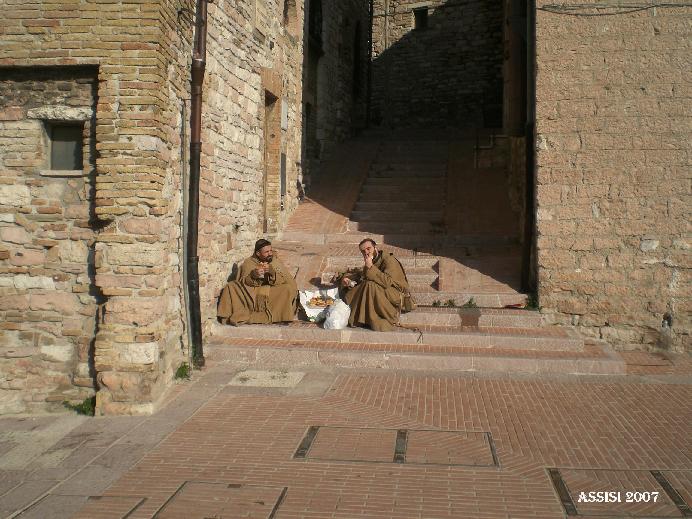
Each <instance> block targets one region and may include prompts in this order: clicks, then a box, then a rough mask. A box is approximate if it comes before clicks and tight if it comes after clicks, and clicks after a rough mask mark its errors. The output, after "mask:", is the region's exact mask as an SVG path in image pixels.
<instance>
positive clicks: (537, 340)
mask: <svg viewBox="0 0 692 519" xmlns="http://www.w3.org/2000/svg"><path fill="white" fill-rule="evenodd" d="M212 335H213V336H217V337H225V338H236V339H259V340H261V339H265V340H286V341H291V340H293V341H302V340H308V341H309V340H316V341H324V342H338V343H342V344H346V343H353V342H359V343H374V342H376V343H378V344H421V345H432V346H459V347H475V348H493V347H497V348H503V349H521V350H541V349H547V350H555V351H582V350H583V347H584V341H583V340H582V338H581V337H579V336H578V335H577V334H576V333H575V332H573V331H571V330H567V337H546V336H532V335H525V334H521V335H512V334H504V333H502V334H498V333H493V331H492V329H486V330H482V331H479V332H457V333H440V332H422V333H416V332H414V331H409V330H407V331H405V332H404V331H392V332H373V331H371V330H366V329H363V328H346V329H344V330H325V329H322V328H317V327H315V328H292V327H287V326H281V325H245V326H238V327H235V326H230V325H222V324H218V323H215V324H214V326H213V328H212Z"/></svg>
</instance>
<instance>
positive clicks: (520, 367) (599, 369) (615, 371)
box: [205, 342, 627, 375]
mask: <svg viewBox="0 0 692 519" xmlns="http://www.w3.org/2000/svg"><path fill="white" fill-rule="evenodd" d="M599 348H600V349H601V351H602V353H604V355H603V356H600V357H572V358H569V357H568V358H546V357H543V358H536V357H522V356H512V355H508V354H507V352H503V353H502V354H501V355H493V354H492V350H488V352H487V353H489V354H481V353H468V352H464V353H459V354H450V353H437V352H430V353H428V352H420V353H412V352H396V351H363V350H357V349H353V350H347V351H343V350H329V351H327V350H318V349H314V348H311V349H308V348H304V347H301V346H292V347H290V348H289V347H286V346H272V345H264V346H262V345H260V346H248V345H233V344H220V343H214V342H210V343H209V344H208V345H207V347H206V349H205V351H206V357H207V359H208V360H211V361H212V362H241V363H246V364H250V365H254V366H262V367H267V368H270V367H271V368H287V367H290V368H291V369H295V368H300V367H317V366H319V367H332V368H346V369H349V368H351V369H368V368H372V369H397V370H402V369H408V370H415V371H430V370H435V371H455V372H459V371H466V372H503V373H525V374H571V375H625V374H626V372H627V367H626V364H625V362H624V360H623V359H621V358H620V357H618V356H617V354H616V353H615V352H614V351H613V350H612V349H610V348H609V347H607V346H601V345H599ZM277 353H280V354H279V355H277ZM483 353H485V352H483Z"/></svg>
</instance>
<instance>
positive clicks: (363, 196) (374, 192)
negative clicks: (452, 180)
mask: <svg viewBox="0 0 692 519" xmlns="http://www.w3.org/2000/svg"><path fill="white" fill-rule="evenodd" d="M443 193H444V190H443V189H442V188H440V189H429V190H423V189H416V190H410V191H409V190H406V191H405V190H402V189H401V188H400V187H391V188H379V187H378V188H374V189H373V186H370V187H365V186H364V187H363V189H362V191H361V193H360V195H359V196H358V202H356V203H361V202H367V203H374V202H382V203H387V202H402V201H403V200H406V201H407V202H408V203H412V204H416V205H420V206H423V207H438V206H439V205H441V204H443V203H444V197H443V196H442V194H443Z"/></svg>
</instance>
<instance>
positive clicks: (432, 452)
mask: <svg viewBox="0 0 692 519" xmlns="http://www.w3.org/2000/svg"><path fill="white" fill-rule="evenodd" d="M219 347H224V346H223V345H221V346H219ZM620 355H621V357H622V358H623V360H624V362H625V363H626V365H627V371H628V374H626V375H620V376H593V375H591V376H582V377H579V376H573V375H552V376H550V375H542V376H536V375H521V374H507V373H497V372H496V373H493V372H486V373H481V372H476V373H472V372H465V373H459V372H456V373H455V372H444V371H439V370H438V371H436V372H424V371H420V370H419V371H395V370H367V369H350V370H345V369H327V368H322V369H304V370H302V371H301V370H300V369H296V370H262V369H254V368H253V367H252V366H245V367H242V366H240V365H239V364H238V363H237V362H228V361H223V360H213V359H214V357H213V356H212V357H211V360H210V361H209V363H208V366H207V367H206V368H205V369H204V370H203V371H200V372H195V373H194V376H193V378H192V380H190V381H186V382H181V383H180V384H178V385H176V386H175V387H174V388H173V390H172V391H171V393H170V395H169V398H168V401H167V403H166V404H165V406H164V407H163V408H162V409H161V410H160V411H159V412H158V413H156V414H155V415H153V416H149V417H104V418H87V417H80V416H77V415H73V414H61V415H49V416H41V417H20V418H17V417H14V418H13V417H6V418H2V419H1V420H0V431H1V432H0V495H1V497H0V514H1V515H2V516H3V517H21V518H68V517H74V518H84V519H87V518H88V519H95V518H124V517H127V518H151V517H157V518H181V519H183V518H184V519H187V518H190V519H192V518H199V519H202V518H216V519H221V518H224V519H226V518H229V519H235V518H262V519H266V518H275V519H286V518H316V519H323V518H324V519H326V518H343V519H350V518H357V517H370V518H401V519H414V518H430V519H432V518H524V517H526V518H538V517H540V518H560V517H568V516H569V517H607V518H612V519H614V518H625V517H627V518H630V517H647V518H654V517H655V518H668V517H689V515H690V513H691V512H690V505H692V425H691V424H692V405H691V402H692V386H691V385H690V383H691V382H692V376H690V375H691V374H692V361H691V360H690V358H689V356H669V355H668V356H663V355H659V354H651V353H622V354H620ZM589 492H601V493H602V494H600V496H601V501H603V500H604V497H603V496H606V497H611V498H612V499H610V500H609V501H610V502H608V503H605V502H601V503H598V502H588V501H590V500H591V499H590V498H589V496H590V495H591V496H592V497H593V499H592V500H593V501H596V500H597V499H598V496H599V494H589ZM605 492H609V493H610V494H609V495H606V494H603V493H605ZM627 499H631V500H632V501H634V500H635V499H636V500H637V501H638V502H632V503H627V502H626V500H627Z"/></svg>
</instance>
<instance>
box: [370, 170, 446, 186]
mask: <svg viewBox="0 0 692 519" xmlns="http://www.w3.org/2000/svg"><path fill="white" fill-rule="evenodd" d="M379 179H384V180H391V181H393V182H396V183H397V184H402V183H405V182H415V181H419V182H422V181H425V180H428V181H430V182H446V181H447V174H446V173H445V172H444V171H431V170H427V169H421V170H398V169H395V170H383V171H371V172H370V174H369V175H368V181H373V180H379Z"/></svg>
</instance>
